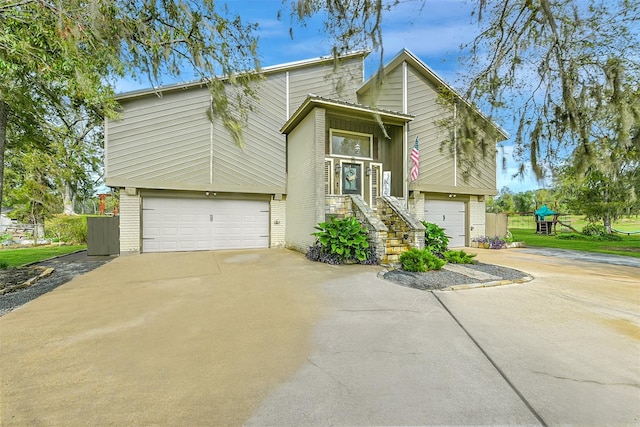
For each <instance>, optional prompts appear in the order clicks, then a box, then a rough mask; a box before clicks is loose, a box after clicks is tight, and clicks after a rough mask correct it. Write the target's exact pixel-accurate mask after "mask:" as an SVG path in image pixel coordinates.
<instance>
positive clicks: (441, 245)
mask: <svg viewBox="0 0 640 427" xmlns="http://www.w3.org/2000/svg"><path fill="white" fill-rule="evenodd" d="M422 225H424V227H425V230H424V247H425V249H428V250H429V252H432V253H434V254H436V255H439V256H442V254H444V253H445V252H446V251H447V247H448V246H449V236H447V235H446V234H445V232H444V228H442V227H440V226H438V225H437V224H433V223H431V222H426V221H422Z"/></svg>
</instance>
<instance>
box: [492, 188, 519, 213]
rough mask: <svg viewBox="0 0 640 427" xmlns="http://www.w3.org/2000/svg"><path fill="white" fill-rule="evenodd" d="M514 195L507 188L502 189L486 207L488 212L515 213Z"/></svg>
mask: <svg viewBox="0 0 640 427" xmlns="http://www.w3.org/2000/svg"><path fill="white" fill-rule="evenodd" d="M513 198H514V195H513V192H512V191H511V190H510V189H509V187H502V189H500V191H499V192H498V195H497V196H495V197H493V199H492V200H491V201H490V203H489V206H488V212H493V213H503V212H504V213H510V212H514V211H515V204H514V201H513Z"/></svg>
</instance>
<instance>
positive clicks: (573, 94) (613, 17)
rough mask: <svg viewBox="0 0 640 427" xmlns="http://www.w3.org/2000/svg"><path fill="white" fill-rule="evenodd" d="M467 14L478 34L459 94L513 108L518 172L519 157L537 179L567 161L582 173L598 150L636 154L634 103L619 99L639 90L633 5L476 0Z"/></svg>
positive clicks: (639, 111) (638, 36)
mask: <svg viewBox="0 0 640 427" xmlns="http://www.w3.org/2000/svg"><path fill="white" fill-rule="evenodd" d="M475 13H476V14H477V17H478V21H479V22H480V23H481V24H483V25H484V27H483V28H482V31H481V33H480V34H479V35H478V36H477V38H476V39H475V40H474V42H473V43H472V44H471V46H467V48H469V49H470V53H471V55H470V57H469V58H468V60H467V62H466V63H467V65H468V69H469V70H470V71H469V76H470V77H469V79H468V81H469V83H468V90H467V92H466V95H467V97H468V98H469V99H470V100H471V101H472V102H474V103H477V104H479V105H483V106H488V107H489V108H490V109H491V111H492V114H500V112H502V111H505V109H508V108H509V109H511V108H515V109H516V114H515V118H516V124H517V132H516V135H515V142H516V145H517V154H518V155H519V158H520V161H521V166H520V172H521V173H522V172H524V170H525V161H526V160H527V159H528V160H529V161H530V163H531V166H532V169H533V171H534V172H535V173H536V175H537V176H538V177H539V178H541V177H542V176H543V175H544V174H545V172H546V171H545V165H549V164H553V163H557V162H559V161H562V160H566V159H571V160H572V161H574V162H575V165H576V168H575V172H576V173H578V174H581V173H584V172H585V171H587V170H588V168H589V167H590V166H591V165H593V164H594V163H596V162H597V161H598V158H597V155H596V154H597V153H598V152H600V151H601V149H602V144H603V143H606V144H607V147H608V149H610V150H611V151H612V152H615V153H616V155H618V156H624V155H625V154H626V153H627V152H628V151H629V150H634V149H635V150H637V149H638V146H640V129H639V128H638V126H636V125H634V124H635V123H639V122H640V98H639V97H638V96H625V94H626V93H636V94H637V93H638V84H639V82H640V62H639V61H638V60H637V58H639V57H640V43H638V40H640V3H638V2H637V1H633V0H615V1H602V0H584V1H579V2H578V1H573V0H512V1H503V0H479V1H478V6H477V8H476V12H475ZM603 117H607V120H606V121H603V120H602V118H603ZM603 130H604V131H605V133H607V134H608V135H609V138H608V140H607V141H605V140H604V139H603V138H601V137H600V134H601V133H602V131H603ZM634 147H635V148H634Z"/></svg>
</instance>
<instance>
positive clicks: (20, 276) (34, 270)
mask: <svg viewBox="0 0 640 427" xmlns="http://www.w3.org/2000/svg"><path fill="white" fill-rule="evenodd" d="M40 273H42V268H38V267H35V266H28V267H16V268H7V269H3V270H0V295H1V294H2V293H4V292H3V291H4V290H5V289H7V288H11V287H13V286H17V285H21V284H23V283H24V282H26V281H27V280H29V279H31V278H33V277H37V276H39V275H40Z"/></svg>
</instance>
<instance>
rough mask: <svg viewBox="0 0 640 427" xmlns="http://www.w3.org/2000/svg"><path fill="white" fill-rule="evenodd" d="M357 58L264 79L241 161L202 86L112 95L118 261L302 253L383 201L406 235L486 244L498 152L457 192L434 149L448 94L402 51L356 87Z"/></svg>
mask: <svg viewBox="0 0 640 427" xmlns="http://www.w3.org/2000/svg"><path fill="white" fill-rule="evenodd" d="M366 55H367V52H355V53H352V54H349V55H345V56H342V57H341V58H339V67H335V59H334V58H333V57H323V58H317V59H311V60H305V61H299V62H294V63H288V64H283V65H278V66H273V67H268V68H265V69H263V70H262V72H263V75H264V79H263V80H262V81H261V82H260V85H259V88H258V94H259V98H258V99H259V101H258V103H257V105H256V108H254V111H252V112H251V113H250V116H249V120H248V125H247V127H246V129H245V130H244V139H245V141H244V147H242V148H240V147H238V146H237V145H236V144H235V143H234V141H233V139H232V137H231V136H230V135H229V134H228V133H227V132H226V131H225V129H224V128H223V126H222V124H221V123H219V122H217V121H216V120H213V121H212V120H210V119H209V115H208V114H207V113H208V110H209V109H210V108H211V99H210V95H209V91H208V89H207V88H206V87H205V86H204V85H203V84H202V83H201V82H193V83H185V84H177V85H171V86H165V87H160V88H155V89H150V90H141V91H135V92H129V93H124V94H121V95H119V96H118V101H119V102H120V104H121V106H122V114H121V118H120V119H118V120H108V121H107V122H106V125H105V172H106V183H107V185H109V186H111V187H116V188H119V189H120V250H121V253H123V254H126V253H139V252H158V251H191V250H211V249H236V248H238V249H239V248H269V247H283V246H286V247H291V248H295V249H298V250H303V251H304V250H305V249H306V248H307V247H308V246H309V245H310V244H312V243H313V241H314V238H313V236H312V235H311V233H312V232H313V231H314V226H315V225H316V224H317V223H318V222H320V221H324V220H325V218H326V217H327V215H331V214H333V213H338V214H345V211H344V209H347V213H348V211H349V210H352V209H356V208H358V209H359V211H358V212H360V214H363V215H364V216H365V217H372V216H375V215H377V212H379V211H380V210H379V209H378V207H379V205H380V203H385V201H386V203H390V204H391V205H392V206H391V207H392V208H393V209H396V208H398V207H399V206H400V207H401V208H402V209H404V210H405V211H408V212H403V213H402V215H401V216H403V215H404V217H406V216H407V215H408V216H410V217H411V218H409V221H408V222H410V223H412V222H413V223H415V220H422V219H425V220H428V221H430V222H436V223H438V224H439V225H441V226H443V227H445V229H446V230H447V233H448V234H449V235H450V236H451V246H464V245H466V244H468V242H469V240H470V239H471V238H472V237H474V236H476V235H482V234H484V213H485V198H486V197H487V196H490V195H494V194H496V169H495V168H496V163H495V153H493V155H490V156H488V157H487V158H486V159H485V160H484V163H483V164H482V165H479V167H478V170H479V172H478V173H477V174H474V175H473V176H472V177H471V179H469V180H464V179H463V177H462V174H461V172H460V171H458V170H457V165H456V159H455V158H453V157H451V156H450V155H449V154H448V153H447V152H443V151H442V150H441V148H440V147H441V142H442V141H443V140H445V139H446V138H447V137H448V132H449V131H448V130H447V129H445V128H443V127H442V126H441V125H438V124H437V123H436V122H437V121H441V120H442V119H443V117H444V118H445V119H446V114H448V112H447V110H446V109H444V108H443V107H442V105H440V104H439V103H438V102H437V98H438V93H439V91H440V90H441V89H442V88H443V87H446V88H448V89H451V88H449V87H448V86H447V84H446V83H445V82H444V81H443V80H442V79H440V78H439V77H438V76H437V75H436V74H435V73H434V72H433V71H431V70H430V69H429V68H428V67H427V66H426V65H425V64H423V63H422V62H421V61H420V60H419V59H418V58H417V57H416V56H415V55H413V54H412V53H411V52H409V51H407V50H403V51H401V52H400V53H399V54H398V55H397V56H396V57H395V58H394V59H393V60H391V61H390V62H389V63H388V64H387V65H386V66H385V75H386V78H385V82H384V84H383V85H382V86H376V85H375V84H374V82H373V81H372V80H370V81H365V79H364V76H365V74H364V58H365V57H366ZM373 93H376V96H373V95H372V94H373ZM374 104H375V106H373V105H374ZM452 120H453V117H452ZM503 135H504V134H503ZM504 136H505V137H506V135H504ZM416 139H417V140H418V141H419V142H418V149H419V156H420V161H419V174H418V176H417V178H416V179H413V180H411V179H410V178H409V170H410V168H411V165H412V160H411V158H410V155H411V150H412V148H413V147H414V144H415V142H416ZM496 142H497V141H496ZM345 205H347V206H346V208H345ZM336 206H337V208H336ZM341 209H342V210H341ZM364 219H365V220H366V218H364ZM405 219H406V218H405ZM373 222H375V220H374V221H373ZM376 227H377V228H376ZM370 228H372V227H370ZM372 229H378V230H379V231H383V234H384V233H386V231H384V229H385V226H384V225H375V224H374V226H373V228H372ZM387 231H389V230H387ZM396 237H397V236H396ZM404 237H405V238H406V237H407V236H406V235H405V236H404ZM400 239H401V237H400ZM381 254H382V255H384V253H381ZM383 257H384V256H383Z"/></svg>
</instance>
